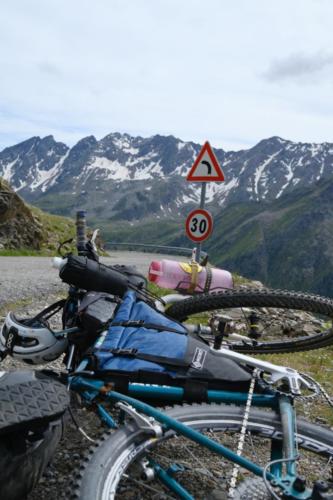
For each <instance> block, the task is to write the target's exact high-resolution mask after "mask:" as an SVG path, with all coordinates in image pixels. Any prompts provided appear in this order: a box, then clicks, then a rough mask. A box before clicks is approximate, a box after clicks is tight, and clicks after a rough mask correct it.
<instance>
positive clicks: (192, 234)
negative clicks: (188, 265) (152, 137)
mask: <svg viewBox="0 0 333 500" xmlns="http://www.w3.org/2000/svg"><path fill="white" fill-rule="evenodd" d="M186 180H187V181H189V182H201V183H202V184H201V196H200V209H199V210H197V211H195V210H194V211H193V212H200V211H201V216H203V212H205V213H206V217H207V220H206V219H205V218H204V219H201V221H200V222H198V223H197V225H198V231H199V234H197V233H196V224H195V221H196V220H199V214H197V218H193V212H191V213H190V214H189V216H188V217H187V219H186V234H187V236H188V237H189V238H190V239H191V240H192V241H196V242H198V246H197V251H196V256H195V260H196V261H197V262H198V263H199V262H200V254H201V247H202V241H204V240H205V239H207V238H208V236H209V235H210V233H211V231H212V227H213V221H212V217H211V215H210V213H209V212H208V211H207V210H205V198H206V182H223V181H224V174H223V171H222V168H221V166H220V164H219V162H218V160H217V158H216V156H215V154H214V152H213V150H212V148H211V145H210V144H209V142H208V141H206V142H205V144H204V145H203V147H202V148H201V151H200V153H199V155H198V157H197V159H196V160H195V162H194V163H193V165H192V167H191V170H190V171H189V173H188V175H187V177H186ZM207 214H208V216H207ZM209 219H210V222H211V224H210V227H211V230H210V231H209V232H206V231H204V232H203V234H201V236H200V232H201V231H200V223H201V229H204V226H205V224H204V222H203V221H204V220H206V224H207V227H208V225H209V222H208V220H209ZM191 221H192V225H191ZM191 228H192V230H191ZM202 236H203V237H202Z"/></svg>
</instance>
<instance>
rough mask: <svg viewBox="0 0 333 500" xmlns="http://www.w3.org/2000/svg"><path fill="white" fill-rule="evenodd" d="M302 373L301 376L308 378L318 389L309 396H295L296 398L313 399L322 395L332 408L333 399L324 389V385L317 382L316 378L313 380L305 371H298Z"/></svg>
mask: <svg viewBox="0 0 333 500" xmlns="http://www.w3.org/2000/svg"><path fill="white" fill-rule="evenodd" d="M300 374H301V375H302V377H304V378H308V379H309V380H311V382H312V383H313V384H314V385H315V386H316V387H317V388H318V389H319V391H318V392H316V393H315V394H312V395H309V396H297V398H299V399H301V400H304V401H308V400H311V399H315V398H317V397H319V396H321V395H322V396H323V397H324V399H326V402H327V403H328V405H329V406H330V407H331V408H333V400H332V398H331V397H330V396H329V394H328V393H327V392H326V390H325V389H324V387H323V386H322V385H321V384H320V383H319V382H317V380H315V379H314V378H312V377H310V375H308V374H307V373H300Z"/></svg>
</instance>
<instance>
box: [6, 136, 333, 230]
mask: <svg viewBox="0 0 333 500" xmlns="http://www.w3.org/2000/svg"><path fill="white" fill-rule="evenodd" d="M200 147H201V146H200V145H199V144H195V143H193V142H183V141H181V140H180V139H177V138H175V137H173V136H167V137H165V136H160V135H156V136H153V137H150V138H142V137H132V136H130V135H128V134H118V133H114V134H109V135H107V136H106V137H104V138H103V139H101V140H100V141H97V140H96V139H95V137H93V136H90V137H86V138H84V139H82V140H81V141H79V142H78V143H77V144H76V145H74V146H73V147H72V148H69V147H68V146H66V145H65V144H63V143H60V142H56V141H55V140H54V138H53V137H52V136H48V137H45V138H43V139H41V138H39V137H32V138H31V139H29V140H27V141H25V142H22V143H20V144H17V145H15V146H12V147H9V148H6V149H4V150H3V151H2V152H1V153H0V176H3V177H4V178H5V179H6V180H7V181H8V182H10V184H11V185H12V187H13V188H14V189H15V190H16V191H17V192H19V193H20V195H21V196H22V197H23V198H24V199H26V200H27V201H29V202H32V203H34V204H36V205H38V206H40V207H41V208H43V209H46V210H49V211H53V212H55V213H62V214H69V213H72V212H73V210H74V209H75V208H78V207H82V206H85V207H86V208H87V209H88V210H89V212H90V214H94V215H95V216H97V217H98V218H99V219H107V220H110V219H113V220H119V219H123V220H133V221H135V220H139V219H140V220H142V219H143V218H157V217H159V218H161V217H165V218H168V217H173V218H175V217H183V216H184V214H186V213H188V211H189V208H190V207H192V206H193V205H197V204H198V202H199V199H200V186H198V185H197V184H195V183H188V182H186V181H185V179H184V177H185V176H186V174H187V172H188V171H189V169H190V167H191V165H192V163H193V161H194V159H195V158H196V156H197V154H198V152H199V150H200ZM215 152H216V155H217V157H218V159H219V161H220V163H221V165H222V168H223V170H224V173H225V178H226V182H224V183H209V185H208V189H207V200H208V205H210V209H211V210H212V211H213V212H215V213H218V212H219V210H220V209H221V207H226V206H228V205H230V204H232V203H235V202H247V201H254V202H258V201H273V200H276V199H279V198H280V197H281V196H282V195H284V194H288V193H290V192H292V191H293V190H294V189H295V187H297V188H299V187H303V188H306V187H309V186H312V185H314V183H315V182H317V181H319V180H320V179H325V178H328V177H329V176H331V175H333V144H330V143H323V144H303V143H295V142H291V141H287V140H284V139H281V138H279V137H272V138H270V139H265V140H262V141H261V142H259V143H258V144H257V145H256V146H254V147H253V148H251V149H248V150H243V151H236V152H225V151H223V150H222V149H215Z"/></svg>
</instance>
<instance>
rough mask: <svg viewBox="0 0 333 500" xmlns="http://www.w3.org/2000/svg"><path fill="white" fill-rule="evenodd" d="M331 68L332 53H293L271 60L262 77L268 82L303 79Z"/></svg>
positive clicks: (315, 75) (332, 66)
mask: <svg viewBox="0 0 333 500" xmlns="http://www.w3.org/2000/svg"><path fill="white" fill-rule="evenodd" d="M329 68H333V55H332V54H323V53H320V52H317V53H315V54H302V53H295V54H291V55H289V56H288V57H285V58H282V59H275V60H274V61H272V62H271V64H270V66H269V68H268V69H267V71H266V72H265V73H264V74H263V77H264V78H265V79H266V80H268V81H270V82H279V81H283V80H294V81H300V80H301V81H304V80H308V81H309V80H310V81H311V80H313V79H315V77H320V76H321V74H322V73H323V72H324V70H326V69H329Z"/></svg>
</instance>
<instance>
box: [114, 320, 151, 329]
mask: <svg viewBox="0 0 333 500" xmlns="http://www.w3.org/2000/svg"><path fill="white" fill-rule="evenodd" d="M144 324H145V321H144V320H143V319H134V320H130V319H129V320H127V321H115V322H114V323H111V325H110V326H125V327H135V326H139V327H140V326H144Z"/></svg>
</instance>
